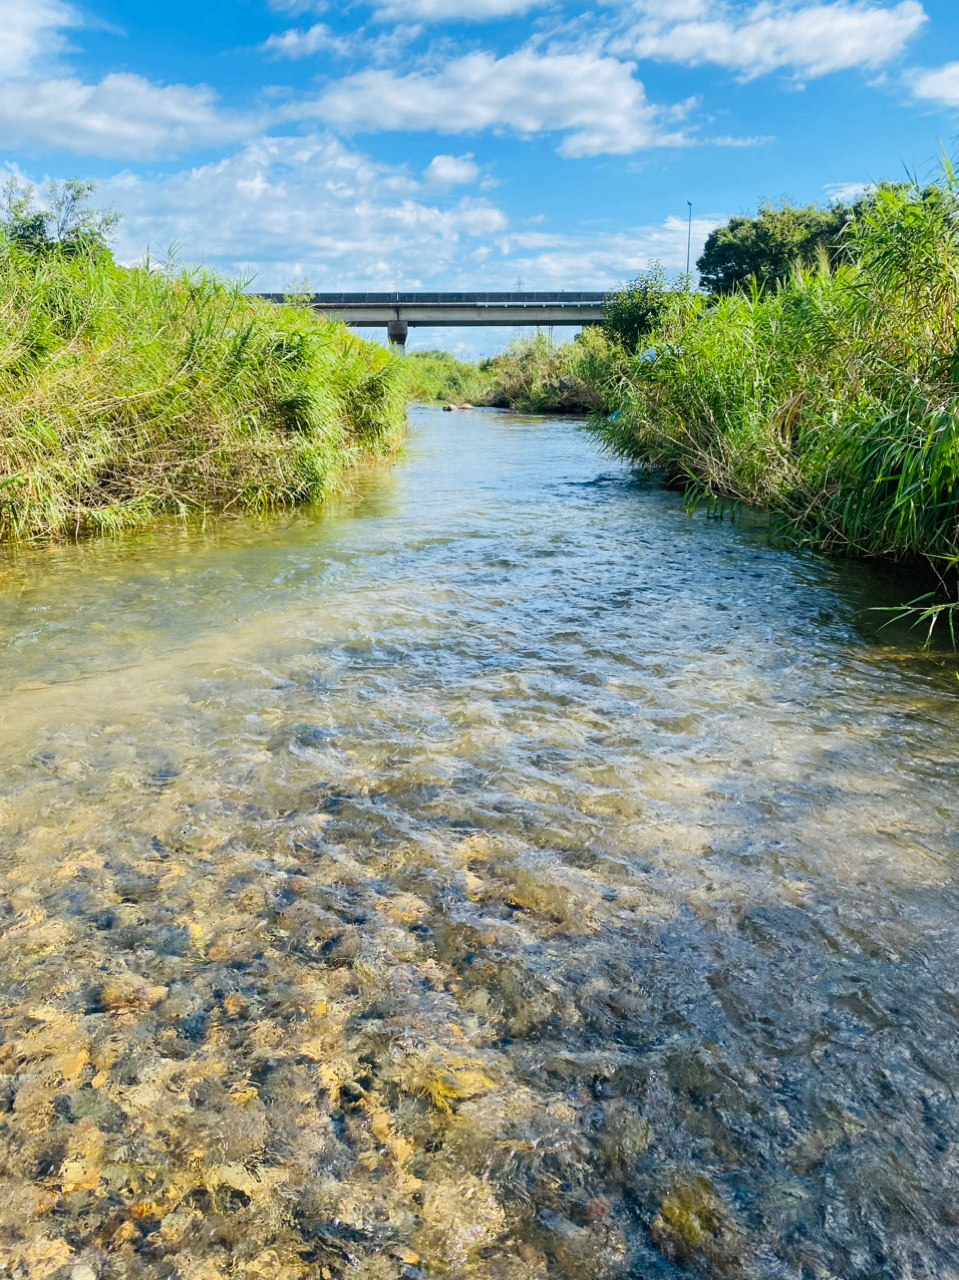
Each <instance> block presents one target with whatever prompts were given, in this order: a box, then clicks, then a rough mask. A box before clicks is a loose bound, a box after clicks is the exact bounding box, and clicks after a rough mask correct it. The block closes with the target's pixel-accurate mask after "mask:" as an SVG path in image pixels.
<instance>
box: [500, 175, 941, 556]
mask: <svg viewBox="0 0 959 1280" xmlns="http://www.w3.org/2000/svg"><path fill="white" fill-rule="evenodd" d="M837 258H838V261H837ZM650 279H651V280H652V284H653V293H654V294H656V295H657V296H655V297H650V298H647V299H646V302H645V303H644V305H645V306H647V310H646V312H645V320H644V323H643V325H642V326H641V328H640V330H639V331H638V333H636V334H635V335H634V341H632V342H626V343H623V342H618V341H617V339H616V332H615V326H614V325H610V326H609V329H608V332H607V333H606V334H605V335H604V334H603V333H601V332H598V331H589V332H588V333H587V334H586V335H585V336H584V338H583V339H582V340H581V341H577V342H573V343H567V344H565V345H564V346H561V347H553V346H551V345H550V344H548V343H547V342H546V340H545V338H541V339H539V340H538V342H534V343H526V344H524V345H522V346H521V347H518V348H515V349H514V350H513V351H511V352H507V353H505V355H504V356H503V357H497V360H496V361H494V362H491V363H493V364H494V365H495V366H496V369H497V379H498V381H497V384H496V390H497V391H499V392H501V393H503V395H504V398H505V399H507V400H508V401H509V402H510V403H512V404H514V405H517V406H520V407H525V408H530V409H542V408H547V409H548V408H552V407H553V406H552V405H551V404H550V394H551V389H555V387H556V385H557V382H558V379H559V378H560V377H562V378H565V379H568V381H569V384H570V385H572V386H575V387H576V388H577V389H579V388H582V391H579V390H578V392H577V394H580V395H581V396H582V399H583V403H585V404H591V405H593V406H597V407H600V406H601V408H600V410H599V411H598V412H595V413H594V414H593V417H592V421H591V429H592V430H593V431H594V432H595V433H596V435H597V436H598V437H599V439H600V440H601V441H602V442H603V444H604V445H605V446H606V447H607V448H608V449H609V450H610V451H611V452H613V453H616V454H618V455H620V456H622V457H625V458H628V459H631V460H632V461H634V462H636V463H639V464H641V465H644V466H648V467H652V468H655V469H658V470H659V471H661V472H663V473H665V474H666V475H667V476H668V477H669V478H670V479H672V480H675V481H677V482H679V483H681V484H683V485H684V486H685V487H686V489H687V493H688V494H689V496H690V500H691V501H692V502H696V501H701V500H727V499H728V500H732V501H734V502H742V503H745V504H750V505H755V506H759V507H765V508H767V509H769V510H771V511H775V512H778V513H780V515H781V516H782V517H783V528H784V531H785V533H786V535H787V536H788V537H790V538H791V539H793V540H794V541H796V542H797V543H800V544H802V545H806V546H811V547H816V548H818V549H821V550H829V551H835V552H841V553H846V554H853V555H873V556H885V557H891V558H896V559H909V558H913V557H924V558H926V559H928V560H929V561H931V562H932V563H933V564H934V565H936V567H937V568H939V569H941V570H944V571H949V572H950V573H952V574H953V576H954V572H953V571H954V570H955V568H956V566H957V564H959V181H957V179H956V178H955V177H954V175H953V173H952V171H951V169H949V168H948V167H947V168H946V170H945V172H944V173H943V175H942V177H941V179H940V180H939V181H938V182H937V183H936V184H934V185H932V186H929V187H921V186H919V185H918V184H916V183H905V184H901V185H898V186H889V187H882V188H880V189H879V190H877V191H876V192H875V194H874V195H873V196H872V197H871V198H870V199H869V200H866V201H863V202H861V203H860V204H859V205H858V206H857V208H856V211H855V216H854V217H853V218H852V219H851V221H850V222H849V225H848V228H847V230H846V231H845V233H844V235H843V242H842V252H841V253H839V254H838V255H834V257H833V261H832V262H830V260H829V258H828V257H827V256H826V255H825V254H823V255H822V258H821V261H820V262H819V263H818V265H814V266H813V267H812V268H809V267H800V266H797V267H796V269H795V270H794V271H793V272H792V274H791V275H789V276H787V278H785V279H784V280H782V281H781V282H780V283H778V284H774V285H771V286H767V287H766V288H759V287H758V286H756V287H753V288H748V287H747V288H739V289H736V290H734V291H733V292H731V293H729V294H728V295H726V296H721V297H715V296H710V295H709V294H707V293H701V292H697V291H694V290H693V289H692V287H691V285H690V282H689V281H680V282H679V283H678V284H675V285H673V286H670V285H669V284H668V283H667V282H666V281H665V278H664V277H663V276H662V274H661V273H657V272H655V271H654V272H652V273H651V277H650ZM647 283H649V281H647ZM653 352H655V359H651V358H650V356H651V354H652V353H653ZM544 389H545V392H546V393H545V394H544ZM495 393H496V392H494V394H495Z"/></svg>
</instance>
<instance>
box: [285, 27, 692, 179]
mask: <svg viewBox="0 0 959 1280" xmlns="http://www.w3.org/2000/svg"><path fill="white" fill-rule="evenodd" d="M634 69H635V64H633V63H631V62H625V63H624V62H619V61H618V60H617V59H615V58H610V57H601V56H598V55H596V54H592V53H588V52H584V53H570V54H538V53H536V52H534V51H532V50H530V49H521V50H519V51H517V52H516V53H511V54H507V55H506V56H505V57H502V58H496V57H494V55H493V54H491V53H472V54H468V55H467V56H466V57H463V58H457V59H455V60H453V61H451V62H448V63H447V64H446V65H445V66H444V67H442V68H441V69H440V70H438V71H435V72H413V73H411V74H409V75H398V74H397V73H396V72H394V71H387V70H382V71H380V70H366V71H360V72H358V73H357V74H355V75H352V76H347V77H345V78H344V79H343V80H340V81H337V82H336V83H334V84H332V85H330V87H329V88H328V89H327V90H326V91H325V92H324V93H323V94H322V95H321V96H320V97H319V98H318V99H316V100H315V102H313V103H312V104H304V105H302V106H300V107H299V108H297V111H298V112H299V113H300V114H301V115H303V116H309V115H315V116H317V117H319V118H320V119H321V120H323V121H324V122H325V123H326V124H328V125H332V126H334V127H336V128H339V129H343V130H347V131H352V130H367V131H378V130H381V129H384V128H388V129H404V130H414V131H430V132H433V131H435V132H437V133H474V132H477V131H479V130H481V129H495V130H500V131H510V132H513V133H517V134H519V135H521V136H527V137H528V136H531V135H534V134H541V133H548V132H561V133H564V134H565V135H566V136H565V137H564V139H563V141H562V143H561V145H560V147H559V152H560V154H561V155H564V156H594V155H601V154H604V153H605V154H614V155H626V154H629V153H631V152H633V151H638V150H639V149H640V148H642V147H651V146H664V145H682V144H683V143H684V142H685V139H684V138H683V136H682V134H681V133H679V132H677V131H676V129H675V128H670V127H669V126H670V125H675V122H676V120H677V119H678V118H679V117H680V116H681V114H682V110H683V109H682V108H675V107H674V108H671V109H668V110H664V109H662V108H659V107H656V106H653V105H652V104H650V103H649V102H647V100H646V95H645V92H644V89H643V86H642V84H641V83H640V82H639V81H638V80H636V79H635V78H634V76H633V71H634Z"/></svg>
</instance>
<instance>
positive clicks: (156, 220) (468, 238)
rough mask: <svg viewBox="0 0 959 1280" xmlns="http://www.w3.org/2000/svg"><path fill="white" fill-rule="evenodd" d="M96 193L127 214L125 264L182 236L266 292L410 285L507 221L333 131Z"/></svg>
mask: <svg viewBox="0 0 959 1280" xmlns="http://www.w3.org/2000/svg"><path fill="white" fill-rule="evenodd" d="M99 194H100V195H101V196H103V197H105V198H106V199H109V200H111V201H112V202H113V203H114V204H115V205H116V207H117V208H118V209H119V210H121V211H122V212H123V214H124V219H123V222H122V224H121V227H120V240H119V243H118V246H117V249H118V254H119V256H120V257H121V259H122V260H123V261H135V260H136V259H137V258H138V257H139V256H141V255H142V253H143V252H144V251H145V250H146V249H147V247H148V246H152V248H153V250H154V251H155V252H161V253H162V252H163V250H164V249H165V247H166V246H168V245H170V244H173V243H179V244H181V245H189V246H190V256H191V257H192V258H195V259H199V258H202V259H204V260H208V261H210V262H212V263H214V264H215V265H217V266H219V267H221V268H223V269H224V270H227V271H240V272H252V273H255V274H256V279H257V287H260V288H263V289H271V288H272V289H276V288H283V287H284V286H285V285H286V284H287V283H289V281H290V280H292V279H294V278H297V277H303V276H309V277H310V279H311V281H312V282H313V284H314V286H315V287H316V288H324V287H325V288H330V289H333V288H350V287H351V286H356V287H373V286H378V287H382V288H393V287H399V286H400V285H403V286H406V287H410V288H413V287H416V286H417V284H418V283H419V282H420V281H421V280H423V279H426V278H428V277H429V278H432V277H433V276H435V275H436V274H438V273H443V272H444V271H445V272H448V271H450V270H452V269H454V264H456V263H458V262H459V261H460V260H461V258H464V257H468V255H469V253H470V252H471V251H472V249H474V248H475V246H476V244H477V243H479V242H486V241H488V240H490V239H491V238H495V237H498V236H500V235H502V234H504V233H505V232H506V230H507V227H508V223H507V219H506V217H505V215H504V214H503V212H502V210H500V209H499V208H497V207H496V206H495V205H494V204H492V203H490V202H489V201H488V200H486V199H475V198H463V199H457V200H454V201H453V202H452V203H448V202H446V201H443V202H437V201H436V200H424V199H423V198H422V196H421V186H420V184H419V183H418V182H417V181H416V180H415V179H413V178H411V177H410V176H409V175H408V174H407V173H406V172H405V170H403V169H402V168H399V167H397V166H390V165H384V164H380V163H377V162H375V161H373V160H371V159H370V158H369V157H368V156H365V155H363V154H362V153H360V152H358V151H355V150H353V149H351V148H349V147H347V146H345V145H344V144H343V142H342V141H340V140H339V139H337V138H334V137H333V136H331V135H329V134H312V135H309V136H307V137H299V138H267V139H263V140H261V141H259V142H257V143H255V144H251V145H249V146H247V147H244V148H242V149H241V150H240V151H238V152H237V153H236V154H234V155H232V156H230V157H228V158H226V159H223V160H220V161H217V162H216V163H212V164H207V165H202V166H198V167H195V168H191V169H188V170H185V171H183V172H181V173H178V174H174V175H172V176H169V177H161V178H153V179H151V178H144V177H140V176H135V175H132V174H124V175H120V176H118V177H116V178H113V179H111V180H108V181H106V182H104V183H102V184H101V188H100V193H99Z"/></svg>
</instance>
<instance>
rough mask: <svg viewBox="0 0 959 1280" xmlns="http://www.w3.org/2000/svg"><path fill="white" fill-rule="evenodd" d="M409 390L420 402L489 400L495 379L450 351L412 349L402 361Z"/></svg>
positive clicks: (444, 402)
mask: <svg viewBox="0 0 959 1280" xmlns="http://www.w3.org/2000/svg"><path fill="white" fill-rule="evenodd" d="M403 371H404V376H405V379H406V387H407V393H408V395H409V397H410V399H411V400H415V401H417V402H418V403H419V404H489V403H490V397H491V395H492V392H493V385H492V379H491V378H490V377H489V374H488V373H487V372H486V371H485V370H484V369H483V368H481V367H480V366H479V365H476V364H472V363H470V362H468V361H465V360H457V359H456V357H455V356H454V355H452V354H451V353H450V352H449V351H439V350H427V351H411V352H410V353H409V355H407V356H406V359H405V360H404V362H403Z"/></svg>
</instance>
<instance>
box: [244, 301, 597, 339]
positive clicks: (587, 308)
mask: <svg viewBox="0 0 959 1280" xmlns="http://www.w3.org/2000/svg"><path fill="white" fill-rule="evenodd" d="M261 296H262V297H266V298H269V299H271V300H272V301H275V302H282V301H283V295H282V294H262V295H261ZM605 300H606V294H605V293H598V292H596V293H457V294H448V293H447V294H441V293H433V294H402V293H394V294H349V293H338V294H322V293H318V294H314V295H313V297H312V299H311V302H310V305H311V306H312V307H314V308H315V309H316V310H317V311H319V312H321V313H322V314H323V315H325V316H327V317H328V318H329V319H330V320H342V321H343V322H344V323H345V324H348V325H351V326H352V327H353V328H355V329H376V328H381V329H386V331H387V333H388V334H389V338H390V342H392V343H394V344H395V345H397V346H401V347H402V346H405V345H406V339H407V336H408V334H409V331H410V329H415V328H420V327H427V326H439V327H450V328H474V327H475V328H486V327H487V326H491V325H492V326H501V327H509V328H515V327H516V326H525V325H536V326H540V327H543V328H547V327H548V328H555V327H562V326H569V327H573V326H576V327H579V326H582V325H590V324H600V323H602V319H603V303H604V302H605Z"/></svg>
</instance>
